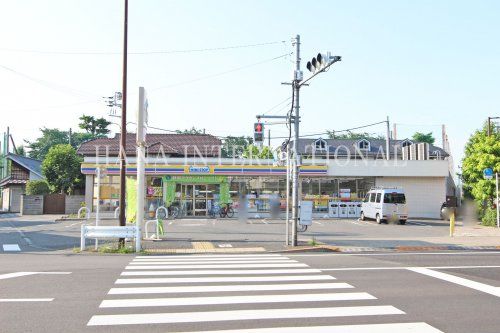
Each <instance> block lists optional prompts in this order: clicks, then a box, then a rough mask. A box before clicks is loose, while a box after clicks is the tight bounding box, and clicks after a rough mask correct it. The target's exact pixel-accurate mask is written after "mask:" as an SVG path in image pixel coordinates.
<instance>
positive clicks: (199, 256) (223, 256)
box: [135, 254, 283, 260]
mask: <svg viewBox="0 0 500 333" xmlns="http://www.w3.org/2000/svg"><path fill="white" fill-rule="evenodd" d="M248 257H258V258H266V257H274V258H276V257H280V258H283V256H282V255H281V254H212V255H210V254H201V255H188V256H178V255H177V256H168V255H165V256H137V257H135V259H179V260H183V259H191V258H203V259H211V258H248Z"/></svg>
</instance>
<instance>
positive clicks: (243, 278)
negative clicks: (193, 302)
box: [115, 275, 335, 284]
mask: <svg viewBox="0 0 500 333" xmlns="http://www.w3.org/2000/svg"><path fill="white" fill-rule="evenodd" d="M321 280H335V278H334V277H333V276H330V275H292V276H241V277H202V278H199V277H196V278H137V279H118V280H116V282H115V283H116V284H131V283H133V284H141V283H210V282H271V281H272V282H279V281H321Z"/></svg>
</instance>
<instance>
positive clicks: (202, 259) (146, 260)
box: [132, 244, 290, 263]
mask: <svg viewBox="0 0 500 333" xmlns="http://www.w3.org/2000/svg"><path fill="white" fill-rule="evenodd" d="M221 245H222V244H221ZM226 260H240V261H244V260H260V261H262V262H263V261H269V260H290V259H288V258H286V257H282V258H278V257H265V258H259V257H248V258H232V257H222V258H179V257H177V258H168V259H161V258H152V259H134V260H132V262H133V263H135V262H149V263H154V262H173V263H175V262H192V261H203V262H214V261H226Z"/></svg>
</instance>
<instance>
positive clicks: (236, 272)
mask: <svg viewBox="0 0 500 333" xmlns="http://www.w3.org/2000/svg"><path fill="white" fill-rule="evenodd" d="M304 273H321V270H320V269H316V268H304V269H302V268H298V269H233V270H222V269H215V270H201V271H199V270H194V271H132V272H130V271H128V272H123V273H121V275H122V276H140V275H243V274H244V275H259V274H304Z"/></svg>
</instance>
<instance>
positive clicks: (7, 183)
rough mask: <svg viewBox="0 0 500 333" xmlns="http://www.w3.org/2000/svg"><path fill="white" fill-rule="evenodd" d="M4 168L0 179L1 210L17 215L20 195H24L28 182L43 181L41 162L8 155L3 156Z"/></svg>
mask: <svg viewBox="0 0 500 333" xmlns="http://www.w3.org/2000/svg"><path fill="white" fill-rule="evenodd" d="M4 161H5V164H4V165H3V167H4V168H6V170H5V171H3V174H5V175H6V176H5V177H4V178H3V179H0V191H1V193H2V200H1V210H2V211H8V212H12V213H18V212H19V211H20V205H21V195H22V194H24V192H25V189H26V183H27V182H28V181H29V180H39V179H43V175H42V161H39V160H36V159H33V158H29V157H25V156H21V155H16V154H12V153H9V154H7V155H6V156H5V159H4Z"/></svg>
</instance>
